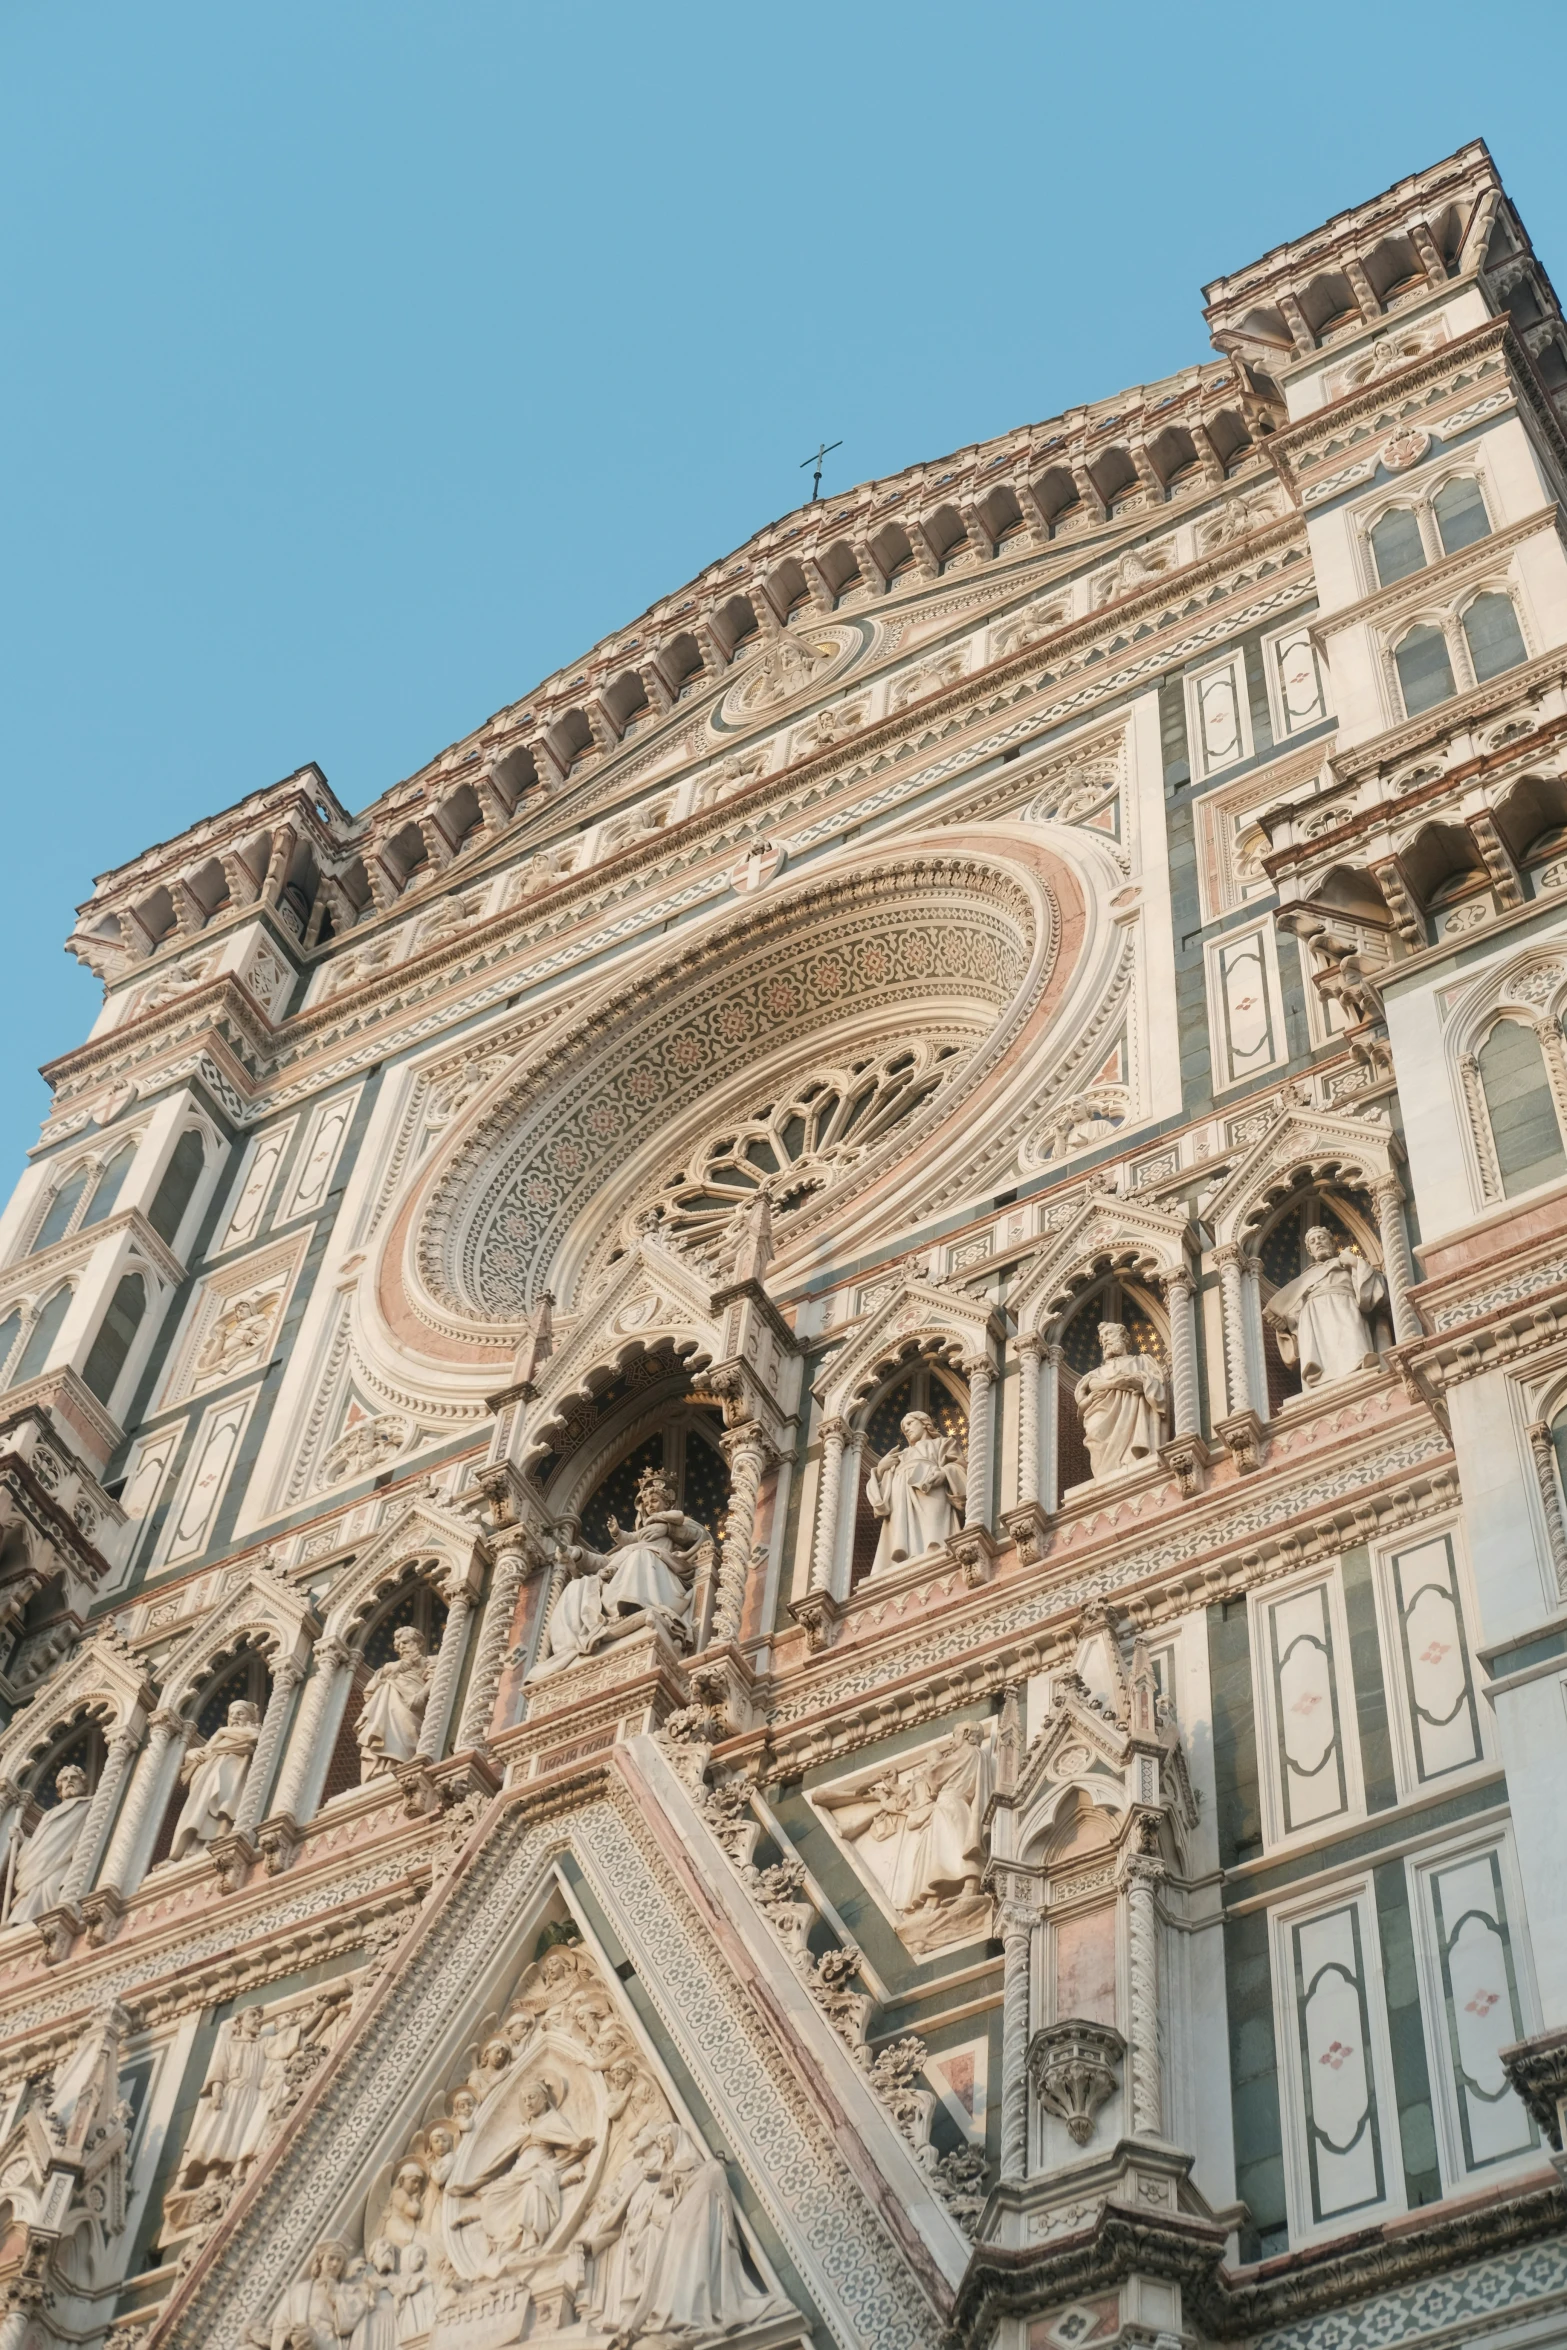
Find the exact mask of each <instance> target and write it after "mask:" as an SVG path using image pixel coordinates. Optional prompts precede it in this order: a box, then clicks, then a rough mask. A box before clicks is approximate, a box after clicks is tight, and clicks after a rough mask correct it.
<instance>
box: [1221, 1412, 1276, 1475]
mask: <svg viewBox="0 0 1567 2350" xmlns="http://www.w3.org/2000/svg"><path fill="white" fill-rule="evenodd" d="M1213 1430H1214V1434H1215V1435H1216V1436H1218V1437H1219V1438H1220V1439H1221V1440H1222V1441H1223V1443H1224V1444H1225V1445H1226V1446H1227V1447H1228V1449H1229V1454H1230V1458H1231V1460H1233V1461H1234V1463H1235V1466H1236V1467H1237V1469H1239V1470H1240V1472H1241V1475H1242V1476H1243V1477H1249V1476H1250V1475H1251V1473H1252V1471H1253V1470H1254V1469H1260V1468H1261V1467H1262V1461H1263V1454H1264V1451H1265V1450H1266V1444H1267V1438H1266V1432H1265V1431H1264V1428H1263V1424H1262V1422H1261V1420H1260V1419H1259V1418H1258V1416H1257V1414H1256V1413H1255V1412H1254V1411H1251V1410H1247V1411H1244V1412H1232V1413H1231V1414H1230V1416H1229V1418H1228V1419H1227V1420H1215V1422H1214V1424H1213Z"/></svg>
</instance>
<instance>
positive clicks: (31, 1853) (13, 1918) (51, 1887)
mask: <svg viewBox="0 0 1567 2350" xmlns="http://www.w3.org/2000/svg"><path fill="white" fill-rule="evenodd" d="M54 1789H55V1793H56V1795H57V1796H58V1797H59V1801H58V1803H56V1804H55V1805H54V1806H53V1808H52V1809H51V1810H49V1811H46V1812H45V1813H44V1815H43V1818H42V1819H41V1820H40V1821H39V1823H38V1825H37V1827H36V1828H35V1829H34V1830H33V1832H32V1834H31V1835H30V1836H29V1837H27V1838H26V1839H25V1840H24V1841H23V1843H22V1845H21V1848H20V1850H19V1851H18V1853H17V1856H16V1874H15V1876H14V1877H13V1879H12V1882H11V1912H10V1917H9V1919H8V1921H7V1922H8V1923H9V1924H11V1925H13V1926H19V1925H21V1924H22V1923H23V1922H24V1921H25V1920H27V1919H29V1918H41V1917H43V1916H44V1915H45V1913H46V1912H47V1911H49V1910H51V1909H53V1908H54V1907H55V1906H56V1904H57V1903H58V1901H59V1898H60V1891H61V1888H62V1886H63V1885H64V1883H65V1880H66V1877H67V1876H68V1875H69V1873H70V1867H71V1861H72V1858H73V1857H74V1855H75V1852H76V1845H77V1839H78V1838H79V1837H80V1835H81V1832H82V1830H83V1828H85V1827H86V1825H87V1807H88V1805H89V1803H90V1802H91V1801H92V1798H91V1796H90V1795H89V1794H88V1792H87V1773H86V1772H85V1771H84V1770H80V1769H79V1768H78V1767H77V1765H76V1764H75V1763H67V1764H66V1765H65V1767H64V1768H63V1769H62V1770H61V1771H59V1772H58V1773H57V1774H56V1776H55V1782H54Z"/></svg>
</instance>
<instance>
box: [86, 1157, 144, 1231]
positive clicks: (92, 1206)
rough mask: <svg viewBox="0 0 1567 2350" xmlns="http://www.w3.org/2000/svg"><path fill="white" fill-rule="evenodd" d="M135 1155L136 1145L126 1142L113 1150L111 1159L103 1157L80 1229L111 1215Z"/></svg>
mask: <svg viewBox="0 0 1567 2350" xmlns="http://www.w3.org/2000/svg"><path fill="white" fill-rule="evenodd" d="M135 1156H136V1146H135V1144H134V1143H129V1142H128V1143H126V1145H125V1147H124V1148H123V1150H117V1151H116V1152H115V1154H114V1156H113V1158H112V1159H105V1161H104V1163H103V1165H102V1166H101V1167H100V1168H99V1170H98V1180H97V1183H96V1184H95V1185H94V1186H93V1195H92V1198H91V1199H90V1200H89V1201H88V1203H87V1213H86V1215H85V1216H84V1217H83V1218H82V1221H81V1230H82V1231H84V1232H85V1231H86V1229H87V1227H88V1225H89V1224H101V1223H102V1222H103V1221H104V1219H105V1217H107V1216H112V1215H113V1213H114V1203H115V1201H116V1200H117V1199H118V1198H119V1196H120V1189H121V1186H122V1185H123V1183H124V1181H125V1178H126V1176H127V1175H128V1174H129V1173H130V1171H131V1161H132V1159H134V1158H135Z"/></svg>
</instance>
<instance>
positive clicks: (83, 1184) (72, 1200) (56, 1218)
mask: <svg viewBox="0 0 1567 2350" xmlns="http://www.w3.org/2000/svg"><path fill="white" fill-rule="evenodd" d="M91 1181H92V1169H91V1167H78V1168H77V1169H76V1171H75V1173H74V1174H71V1175H67V1177H66V1178H65V1181H64V1182H63V1183H62V1184H61V1186H60V1188H59V1190H58V1191H57V1192H56V1193H55V1195H54V1197H53V1199H52V1200H51V1201H50V1202H49V1209H48V1213H47V1214H46V1216H45V1217H44V1220H43V1222H42V1223H41V1224H40V1225H39V1227H38V1232H37V1236H36V1238H35V1239H34V1241H33V1245H32V1247H31V1249H30V1250H29V1251H28V1254H29V1255H30V1256H37V1255H38V1253H39V1251H40V1250H42V1249H46V1248H53V1246H54V1244H55V1242H56V1241H57V1240H63V1239H64V1238H65V1236H66V1234H67V1233H68V1232H69V1231H70V1229H71V1223H72V1220H73V1218H74V1217H75V1214H76V1211H77V1209H78V1208H79V1207H80V1206H81V1204H82V1197H83V1194H84V1193H85V1192H86V1189H87V1186H88V1184H89V1183H90V1182H91Z"/></svg>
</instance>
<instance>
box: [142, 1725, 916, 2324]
mask: <svg viewBox="0 0 1567 2350" xmlns="http://www.w3.org/2000/svg"><path fill="white" fill-rule="evenodd" d="M651 1743H652V1742H651V1741H648V1740H637V1741H634V1742H633V1746H634V1747H635V1749H636V1751H637V1752H638V1753H639V1754H640V1753H641V1750H642V1749H643V1748H644V1747H646V1748H649V1749H650V1748H651ZM651 1759H652V1758H651V1756H649V1758H648V1760H647V1761H646V1762H644V1763H643V1764H641V1765H639V1766H636V1767H633V1768H632V1769H630V1770H622V1771H621V1772H620V1773H619V1774H617V1773H615V1772H611V1773H610V1774H609V1775H608V1776H609V1782H610V1783H609V1784H608V1785H606V1786H603V1787H601V1789H600V1790H599V1791H598V1792H594V1790H592V1789H591V1788H590V1789H588V1790H586V1791H585V1794H584V1799H583V1802H582V1804H581V1806H580V1807H579V1808H578V1809H575V1810H573V1811H570V1812H569V1813H567V1814H566V1815H564V1816H563V1815H562V1814H561V1812H560V1809H559V1806H558V1804H555V1805H552V1804H546V1805H543V1806H539V1805H537V1804H530V1801H529V1799H528V1798H527V1797H526V1796H519V1795H517V1794H513V1795H512V1796H510V1797H502V1798H501V1799H499V1801H498V1803H497V1804H496V1806H495V1807H494V1808H493V1810H492V1811H491V1813H490V1815H489V1828H488V1833H487V1835H486V1838H485V1841H484V1844H483V1849H482V1851H481V1852H480V1853H479V1856H478V1858H477V1859H476V1860H474V1861H472V1862H471V1863H470V1865H468V1866H466V1867H465V1868H464V1869H463V1870H461V1871H460V1872H459V1873H457V1874H455V1875H454V1876H452V1877H451V1878H449V1879H448V1880H447V1881H446V1883H445V1884H444V1885H443V1886H440V1887H438V1888H437V1891H436V1893H435V1895H434V1896H433V1897H432V1899H431V1900H430V1902H428V1903H427V1904H426V1905H425V1908H424V1910H423V1912H422V1914H421V1917H420V1919H419V1922H418V1924H417V1926H416V1927H415V1928H414V1929H413V1930H412V1931H411V1932H410V1934H409V1935H408V1936H407V1937H406V1938H405V1939H404V1941H403V1943H402V1945H401V1947H400V1950H399V1954H398V1963H397V1965H396V1966H395V1967H394V1968H392V1969H391V1970H389V1972H388V1973H387V1974H384V1975H383V1976H382V1977H381V1978H380V1979H379V1981H378V1982H376V1983H375V1984H374V1985H373V1986H371V1987H370V1988H369V1990H368V1994H367V1996H365V1997H363V1998H361V1999H359V2000H357V2001H356V2002H355V2004H354V2008H353V2011H352V2015H351V2020H350V2021H349V2022H348V2024H347V2026H346V2028H345V2030H344V2031H343V2033H342V2035H341V2037H340V2038H339V2039H338V2040H337V2042H336V2044H335V2046H334V2047H333V2048H332V2050H331V2052H330V2054H329V2055H328V2056H327V2058H326V2060H325V2062H324V2063H323V2064H322V2065H321V2066H320V2068H319V2070H318V2071H317V2072H316V2073H315V2076H314V2078H313V2079H312V2080H311V2081H310V2084H309V2087H308V2088H307V2089H306V2091H305V2093H304V2094H303V2096H302V2097H300V2098H298V2100H297V2102H294V2103H293V2104H292V2108H291V2110H290V2111H289V2113H288V2122H287V2128H286V2130H281V2129H272V2130H270V2131H269V2132H268V2133H267V2134H266V2135H265V2136H264V2138H263V2141H262V2150H261V2152H260V2154H259V2158H258V2159H257V2161H256V2164H255V2168H254V2170H253V2171H252V2173H251V2174H250V2176H249V2179H248V2181H247V2184H246V2186H245V2188H244V2191H243V2193H242V2194H240V2195H239V2196H237V2197H236V2198H235V2199H234V2201H233V2202H232V2204H231V2205H230V2207H229V2209H228V2211H227V2213H226V2214H225V2216H224V2217H223V2218H222V2219H221V2221H220V2222H219V2223H218V2224H217V2226H216V2228H215V2229H214V2231H213V2233H212V2235H211V2236H210V2238H209V2240H208V2241H207V2242H206V2243H205V2245H203V2246H199V2247H198V2246H195V2245H193V2246H192V2247H191V2251H192V2255H193V2257H192V2258H191V2260H190V2262H189V2268H188V2273H187V2274H186V2275H184V2276H183V2277H182V2278H181V2280H180V2282H179V2283H178V2284H177V2285H176V2287H175V2290H174V2291H173V2293H172V2294H171V2296H170V2299H169V2301H168V2302H167V2303H166V2304H165V2307H164V2310H163V2312H162V2315H161V2318H160V2322H159V2326H158V2329H157V2336H156V2339H157V2342H158V2345H159V2350H196V2346H197V2345H198V2344H199V2345H200V2350H242V2345H245V2344H248V2343H249V2342H250V2341H251V2340H252V2339H254V2338H257V2337H258V2336H259V2338H262V2339H270V2338H273V2335H274V2331H275V2330H276V2329H278V2328H280V2327H281V2328H282V2329H283V2331H284V2332H286V2330H287V2326H288V2325H289V2324H291V2323H302V2322H307V2321H309V2320H310V2319H311V2317H312V2314H314V2315H316V2316H319V2315H322V2314H325V2315H327V2316H328V2317H330V2318H331V2319H332V2320H333V2322H340V2330H342V2331H344V2332H345V2333H347V2332H351V2331H352V2326H351V2325H349V2324H348V2323H347V2321H346V2311H347V2307H348V2303H347V2298H346V2296H345V2299H344V2302H343V2306H342V2308H341V2309H338V2308H337V2307H336V2306H335V2305H332V2306H329V2302H330V2295H328V2296H327V2297H326V2298H321V2297H320V2296H318V2300H319V2303H320V2306H319V2308H316V2307H315V2305H314V2304H313V2303H312V2299H311V2293H312V2289H313V2287H315V2286H317V2285H319V2284H320V2283H321V2281H322V2278H323V2277H324V2278H325V2279H326V2282H327V2284H328V2285H329V2286H331V2285H332V2284H333V2283H334V2282H335V2281H341V2280H342V2278H343V2276H344V2273H345V2271H346V2269H347V2267H348V2265H349V2263H350V2262H352V2263H355V2264H356V2266H355V2277H356V2278H357V2279H359V2280H360V2282H359V2290H360V2291H361V2293H369V2294H370V2295H371V2296H372V2297H374V2296H375V2295H377V2294H379V2293H382V2292H384V2293H385V2295H386V2300H385V2307H386V2309H387V2310H388V2312H389V2313H390V2314H391V2316H392V2317H393V2319H394V2321H395V2317H396V2313H397V2309H398V2306H399V2305H406V2306H407V2307H408V2308H409V2314H410V2317H411V2318H417V2319H418V2320H419V2321H420V2323H418V2324H415V2323H410V2324H409V2325H408V2326H407V2327H406V2328H405V2334H406V2335H408V2336H411V2337H412V2338H413V2339H414V2340H416V2341H417V2340H421V2339H423V2335H424V2332H425V2331H428V2330H429V2329H430V2328H431V2327H432V2326H435V2322H436V2319H437V2317H438V2318H439V2325H438V2328H437V2329H436V2334H435V2338H436V2339H438V2340H441V2341H446V2340H448V2339H450V2340H451V2341H453V2342H454V2343H455V2342H462V2343H466V2342H469V2341H473V2342H483V2343H484V2344H486V2345H493V2346H495V2350H500V2346H501V2345H507V2344H512V2343H520V2342H522V2341H523V2340H524V2339H526V2341H527V2343H528V2345H529V2350H556V2346H557V2345H558V2346H559V2350H568V2346H570V2350H608V2346H609V2345H610V2343H611V2342H612V2341H616V2340H621V2341H625V2342H628V2343H643V2342H647V2343H652V2342H654V2341H658V2342H663V2341H664V2340H665V2339H666V2337H672V2338H674V2339H679V2340H686V2339H689V2340H690V2341H691V2343H692V2345H693V2350H696V2346H697V2345H698V2344H706V2343H709V2342H711V2343H715V2344H716V2343H717V2342H718V2341H720V2340H722V2341H723V2342H724V2343H725V2344H726V2345H728V2346H731V2350H806V2345H808V2344H809V2342H810V2341H811V2340H813V2339H818V2340H820V2339H827V2338H831V2339H834V2340H845V2341H847V2340H853V2341H856V2342H862V2341H863V2342H864V2343H866V2344H867V2345H868V2346H871V2350H904V2346H905V2345H907V2350H937V2346H938V2344H939V2342H940V2340H941V2338H942V2327H943V2311H942V2310H941V2309H940V2308H938V2307H937V2306H936V2304H935V2301H934V2300H933V2299H932V2297H931V2295H930V2293H929V2290H928V2286H927V2280H926V2276H925V2272H924V2270H923V2269H922V2268H921V2265H920V2263H919V2262H918V2261H914V2260H911V2259H910V2257H909V2255H908V2253H907V2250H906V2248H905V2246H904V2245H903V2244H902V2242H901V2240H900V2238H899V2236H898V2235H897V2234H896V2233H895V2232H894V2231H892V2230H890V2229H888V2228H887V2227H886V2226H885V2224H884V2222H883V2220H882V2218H881V2217H880V2215H879V2211H878V2207H877V2204H876V2202H875V2200H874V2198H873V2197H872V2196H870V2195H869V2194H868V2193H866V2192H865V2190H864V2189H863V2188H862V2187H861V2186H860V2185H858V2184H857V2183H856V2182H855V2180H854V2179H853V2178H852V2177H851V2176H849V2175H846V2173H845V2171H844V2167H843V2163H842V2157H841V2152H840V2151H839V2147H838V2143H837V2140H836V2138H835V2134H834V2117H836V2119H837V2121H838V2123H839V2124H840V2125H841V2123H842V2117H843V2111H844V2109H845V2108H846V2107H848V2108H852V2107H853V2106H854V2105H855V2101H856V2099H859V2100H861V2101H862V2102H863V2099H864V2096H865V2091H864V2086H863V2082H862V2081H861V2080H860V2079H859V2077H858V2075H857V2073H856V2068H855V2066H854V2063H853V2060H852V2058H851V2057H850V2056H849V2054H848V2052H847V2050H844V2051H843V2052H842V2058H841V2063H842V2070H843V2075H844V2078H843V2080H842V2082H841V2083H839V2084H837V2085H836V2099H837V2102H836V2103H830V2104H829V2103H828V2102H823V2101H821V2100H818V2103H820V2104H821V2111H820V2113H819V2114H818V2112H817V2110H816V2107H815V2106H814V2105H813V2104H812V2100H811V2094H810V2090H809V2086H808V2084H807V2080H806V2076H805V2074H804V2073H803V2071H802V2068H801V2066H800V2064H799V2062H798V2060H797V2059H793V2060H792V2059H790V2058H789V2057H788V2056H787V2054H786V2053H785V2052H784V2051H783V2050H782V2049H781V2048H780V2045H779V2040H778V2027H779V2024H780V2022H781V2021H782V2020H783V2019H781V2018H780V2017H779V2016H777V2015H776V2014H774V2015H772V2016H771V2023H770V2026H768V2025H766V2024H764V2020H763V2018H762V2016H761V2015H760V2013H759V2012H758V2011H757V2010H756V2008H755V2005H754V1993H753V1992H752V1990H751V1989H750V1983H749V1977H748V1976H747V1975H745V1974H744V1973H743V1972H741V1971H737V1970H736V1968H735V1966H734V1963H733V1959H732V1956H731V1955H730V1954H729V1946H728V1944H727V1943H726V1942H725V1941H724V1940H723V1939H722V1938H721V1937H719V1936H717V1935H716V1934H714V1933H713V1932H712V1931H710V1930H709V1929H708V1928H707V1927H704V1925H703V1924H702V1922H701V1921H700V1920H699V1917H698V1913H697V1912H696V1911H695V1910H693V1909H691V1908H690V1907H689V1906H688V1905H684V1904H683V1900H682V1895H681V1892H680V1889H679V1888H680V1885H681V1883H682V1882H683V1880H682V1879H681V1878H680V1877H679V1876H678V1875H676V1874H674V1873H672V1872H671V1870H670V1869H669V1867H668V1865H667V1864H666V1863H665V1862H664V1861H663V1860H662V1859H661V1858H660V1854H659V1851H658V1849H657V1848H656V1847H655V1846H654V1844H653V1842H652V1841H651V1839H650V1838H649V1837H648V1836H647V1834H646V1832H645V1828H644V1825H643V1813H642V1810H641V1806H640V1803H639V1801H638V1799H637V1798H636V1797H635V1795H634V1794H633V1793H632V1792H629V1790H632V1789H634V1788H635V1786H636V1784H637V1769H638V1768H647V1767H650V1764H651ZM617 1789H618V1792H617ZM802 1996H803V1994H802ZM813 2012H814V2011H813ZM863 2127H864V2125H863V2123H862V2124H861V2128H862V2132H863ZM886 2159H887V2160H888V2161H890V2162H892V2163H894V2164H896V2163H898V2162H907V2161H908V2159H909V2157H908V2154H907V2148H906V2147H905V2146H904V2143H903V2141H902V2139H901V2138H899V2137H898V2135H897V2132H896V2131H895V2130H892V2129H891V2128H890V2125H889V2126H888V2136H887V2153H886ZM633 2198H635V2201H633V2200H632V2199H633ZM773 2244H777V2245H780V2246H781V2247H782V2251H783V2254H784V2259H785V2260H786V2262H787V2264H788V2266H787V2285H786V2284H785V2281H784V2277H783V2275H782V2273H781V2268H780V2266H775V2265H774V2264H773V2259H772V2255H771V2252H770V2249H769V2247H770V2245H773ZM323 2245H330V2246H332V2247H333V2248H334V2249H333V2251H332V2252H330V2253H329V2254H328V2255H327V2257H326V2262H325V2264H324V2265H323V2263H322V2261H321V2259H320V2257H319V2252H318V2248H320V2247H322V2246H323ZM339 2249H340V2251H341V2258H339V2257H338V2251H339ZM633 2254H634V2257H633ZM361 2260H362V2261H363V2262H364V2263H365V2264H366V2265H365V2269H364V2270H363V2271H361V2270H360V2269H359V2268H358V2266H357V2264H358V2263H359V2262H360V2261H361ZM313 2269H314V2270H316V2271H317V2272H318V2273H317V2274H314V2275H313V2274H312V2270H313ZM372 2271H374V2272H378V2274H379V2275H380V2277H381V2278H382V2279H384V2280H385V2282H384V2284H382V2285H377V2283H376V2281H375V2276H374V2275H372V2274H370V2273H369V2272H372ZM416 2296H417V2297H419V2298H418V2299H417V2301H416V2298H415V2297H416ZM378 2306H379V2304H378ZM355 2322H357V2318H356V2320H355ZM389 2338H390V2337H389Z"/></svg>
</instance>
